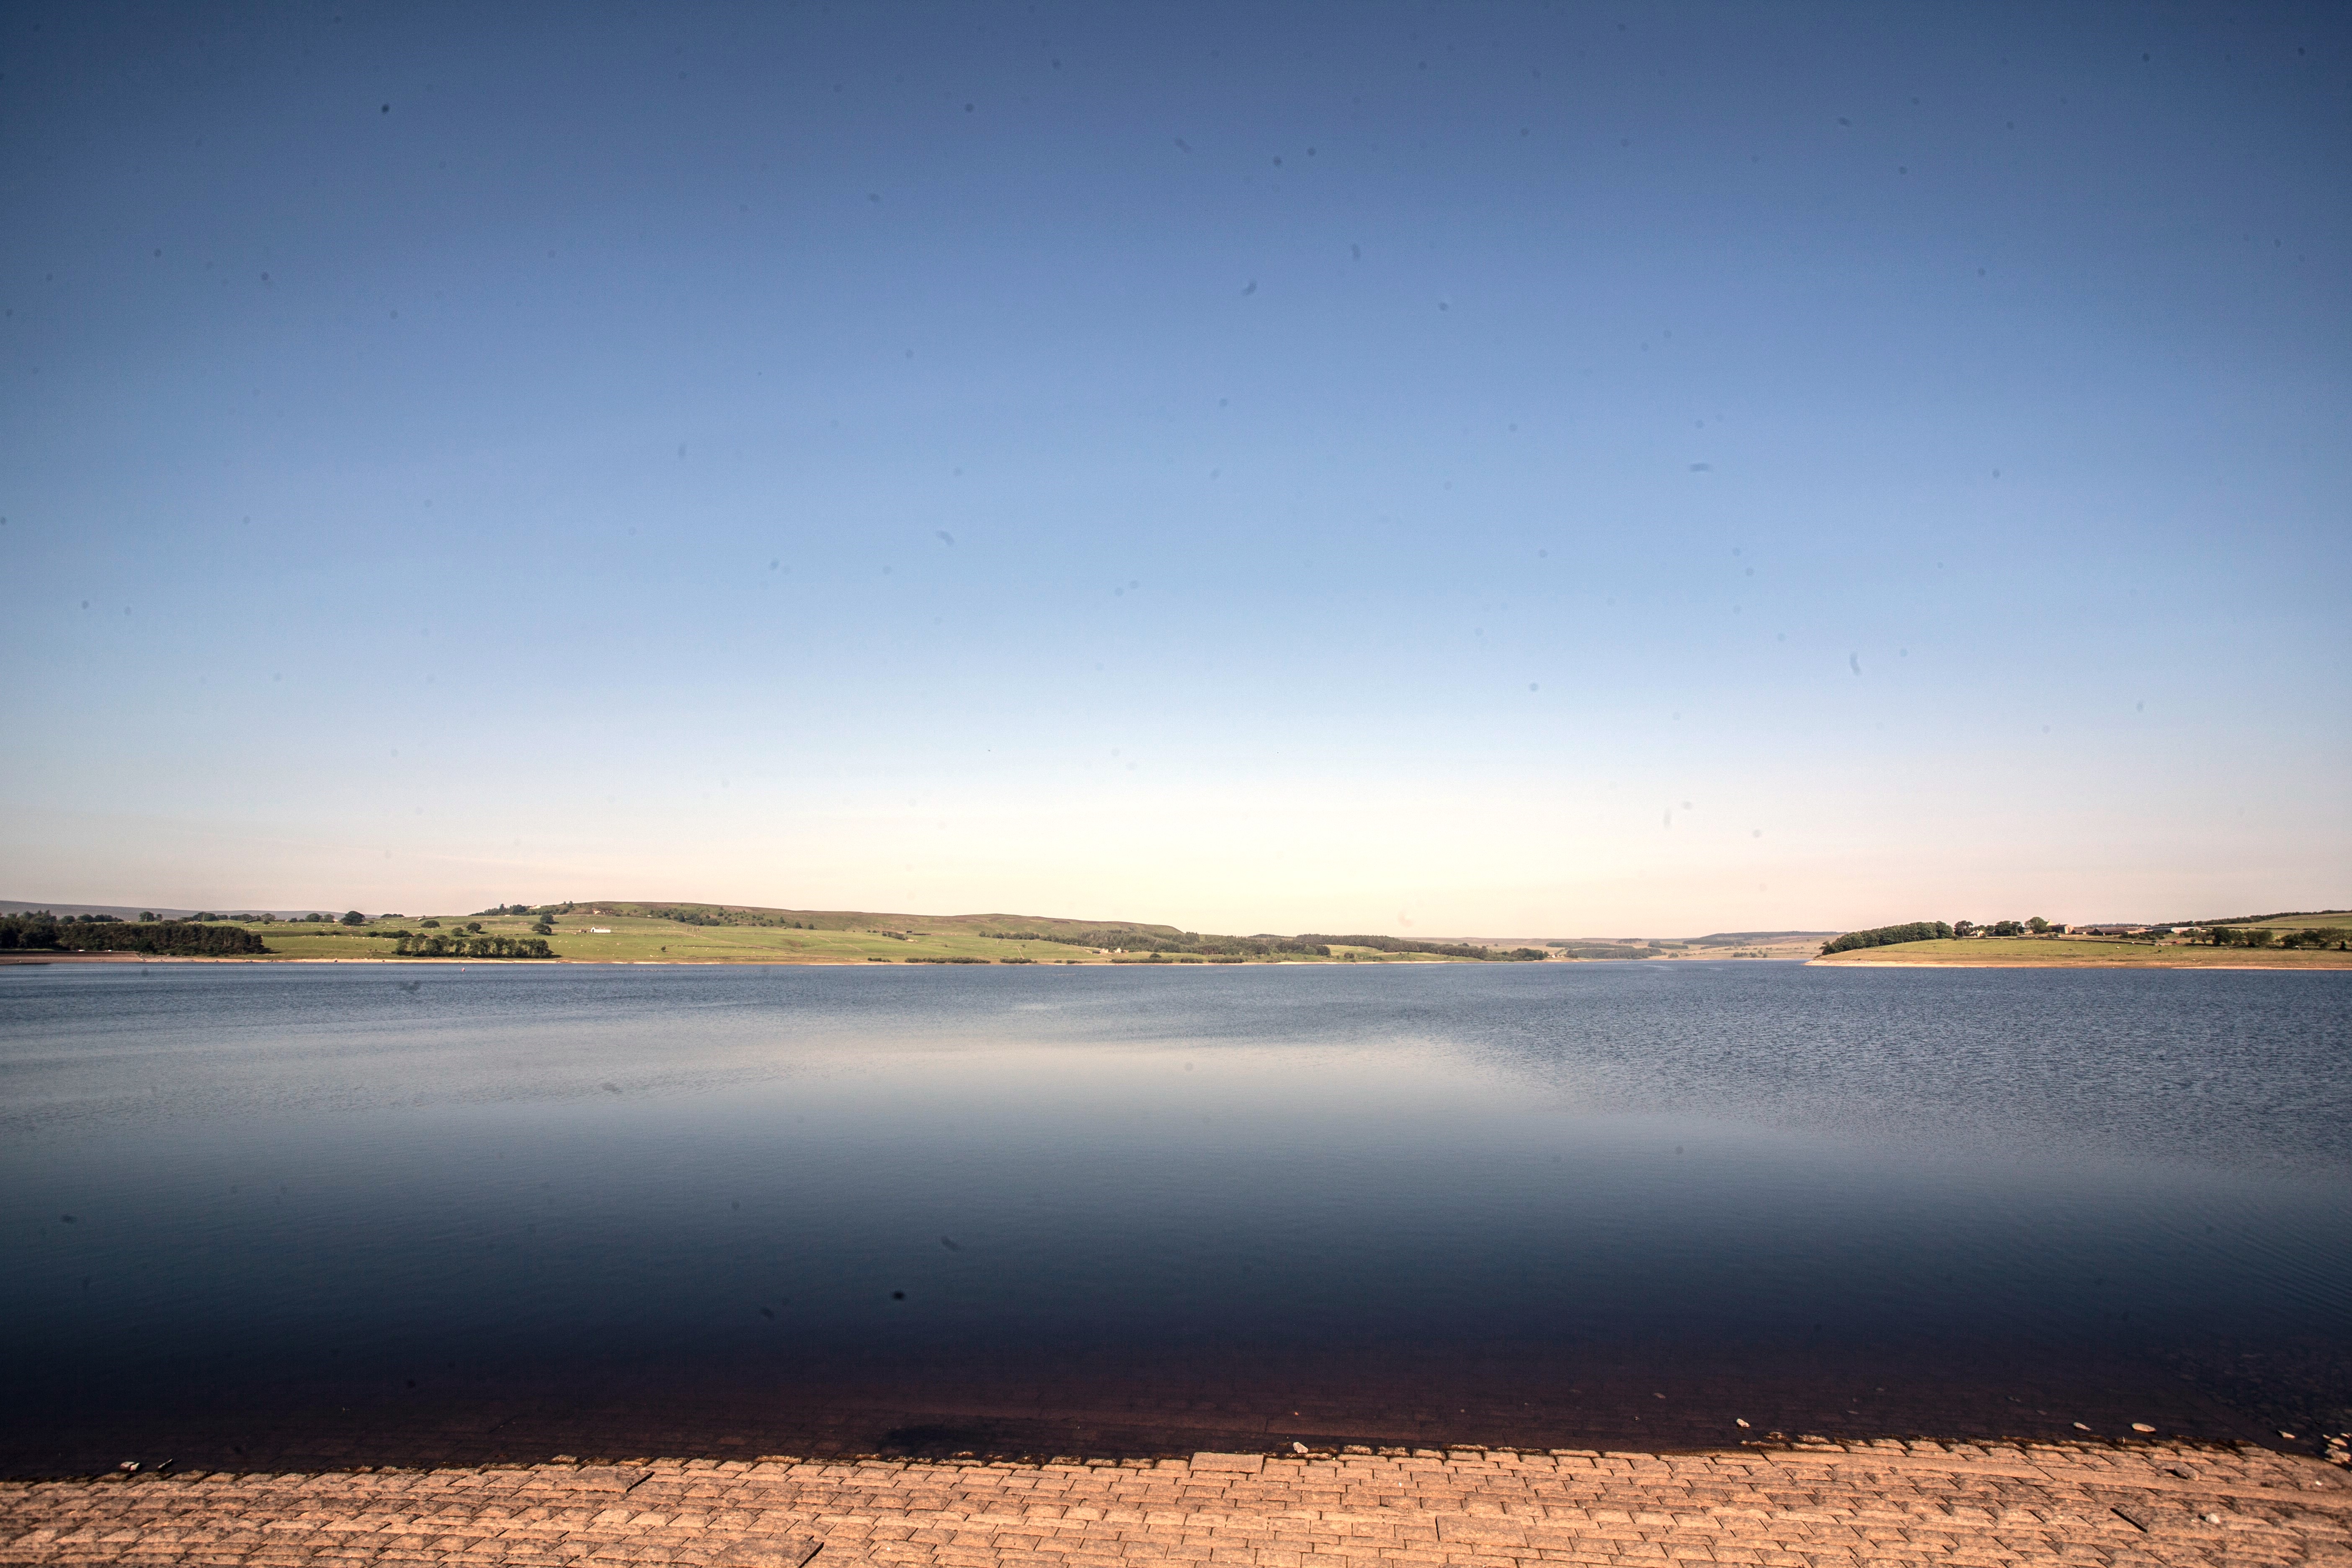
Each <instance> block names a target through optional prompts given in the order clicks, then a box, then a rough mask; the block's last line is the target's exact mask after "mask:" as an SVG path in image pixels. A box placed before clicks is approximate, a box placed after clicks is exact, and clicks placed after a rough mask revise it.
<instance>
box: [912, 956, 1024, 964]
mask: <svg viewBox="0 0 2352 1568" xmlns="http://www.w3.org/2000/svg"><path fill="white" fill-rule="evenodd" d="M907 962H908V963H994V962H995V961H994V960H993V959H987V958H967V957H962V956H958V957H955V958H910V959H908V960H907ZM1014 962H1020V963H1035V962H1036V961H1035V960H1034V959H1024V960H1017V961H1014Z"/></svg>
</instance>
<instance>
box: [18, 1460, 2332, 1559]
mask: <svg viewBox="0 0 2352 1568" xmlns="http://www.w3.org/2000/svg"><path fill="white" fill-rule="evenodd" d="M813 1548H814V1550H815V1556H814V1559H812V1560H810V1562H809V1568H849V1565H851V1564H857V1563H865V1564H872V1565H875V1568H902V1565H903V1568H930V1565H932V1564H937V1565H939V1568H1046V1565H1049V1564H1050V1565H1052V1568H1119V1565H1121V1564H1133V1563H1170V1564H1185V1563H1204V1564H1233V1565H1234V1568H1389V1565H1394V1568H1440V1565H1462V1568H1511V1565H1517V1564H1521V1563H1638V1564H1643V1565H1644V1568H1653V1565H1657V1564H1666V1563H1676V1562H1685V1561H1688V1562H1705V1563H1758V1564H1780V1565H1786V1568H1813V1565H1816V1564H1825V1563H1970V1564H1976V1563H2229V1564H2263V1563H2352V1475H2347V1472H2345V1471H2344V1470H2341V1469H2338V1468H2335V1467H2332V1466H2329V1465H2326V1464H2323V1463H2321V1462H2319V1461H2317V1460H2314V1459H2306V1458H2294V1457H2289V1456H2284V1455H2279V1454H2273V1453H2269V1452H2265V1451H2263V1450H2260V1449H2255V1448H2252V1447H2248V1448H2244V1449H2215V1448H2191V1447H2159V1446H2148V1447H2095V1446H2088V1445H2085V1446H2082V1447H2073V1446H2063V1445H2058V1446H2047V1447H2045V1446H2038V1445H2036V1446H2015V1447H2008V1446H1996V1445H1985V1446H1975V1445H1950V1444H1929V1443H1912V1444H1903V1443H1894V1442H1885V1443H1877V1444H1871V1445H1847V1446H1837V1445H1832V1444H1826V1443H1824V1444H1819V1445H1799V1446H1796V1447H1770V1448H1766V1447H1748V1448H1741V1449H1736V1450H1730V1451H1721V1452H1713V1453H1695V1454H1667V1455H1659V1454H1638V1453H1594V1452H1589V1451H1574V1452H1549V1453H1528V1452H1513V1451H1507V1450H1488V1449H1453V1450H1445V1451H1441V1450H1434V1449H1422V1450H1409V1449H1402V1448H1391V1449H1381V1450H1371V1449H1359V1450H1348V1451H1342V1452H1339V1453H1318V1454H1311V1455H1303V1456H1283V1457H1276V1458H1266V1457H1263V1456H1259V1455H1244V1454H1196V1455H1194V1456H1192V1458H1190V1459H1189V1460H1188V1459H1160V1460H1121V1461H1114V1460H1091V1461H1069V1462H1055V1463H1044V1464H1038V1463H1011V1462H1005V1461H999V1460H981V1459H967V1460H908V1459H872V1460H795V1459H782V1458H779V1459H764V1460H758V1461H732V1460H729V1461H722V1460H709V1459H697V1460H679V1461H672V1460H649V1461H646V1462H643V1463H640V1464H628V1465H577V1464H565V1463H558V1464H543V1465H530V1466H516V1467H513V1468H475V1469H446V1470H394V1469H378V1470H356V1471H344V1472H337V1473H333V1474H325V1475H229V1474H209V1475H203V1474H198V1475H168V1474H167V1475H164V1476H149V1475H135V1476H130V1477H127V1478H123V1479H102V1480H72V1481H32V1482H22V1481H20V1482H6V1483H0V1563H9V1564H18V1563H45V1564H46V1563H191V1564H239V1565H243V1564H286V1565H289V1568H292V1565H299V1564H311V1563H387V1564H389V1563H440V1564H452V1565H455V1564H469V1563H509V1564H557V1563H708V1564H712V1565H723V1564H742V1565H746V1568H749V1565H753V1564H763V1565H768V1568H797V1565H798V1564H799V1563H801V1562H802V1561H803V1559H804V1558H807V1557H808V1553H809V1552H810V1551H811V1550H812V1549H813Z"/></svg>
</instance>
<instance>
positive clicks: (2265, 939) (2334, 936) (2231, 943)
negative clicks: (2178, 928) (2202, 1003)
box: [2199, 926, 2352, 952]
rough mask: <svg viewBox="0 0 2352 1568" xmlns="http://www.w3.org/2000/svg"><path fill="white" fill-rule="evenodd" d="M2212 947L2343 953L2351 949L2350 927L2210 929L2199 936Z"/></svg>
mask: <svg viewBox="0 0 2352 1568" xmlns="http://www.w3.org/2000/svg"><path fill="white" fill-rule="evenodd" d="M2199 934H2200V936H2202V937H2203V938H2204V939H2205V941H2207V942H2210V943H2211V944H2212V945H2213V946H2215V947H2272V946H2277V947H2290V948H2315V949H2319V950H2321V951H2328V950H2333V951H2336V952H2344V951H2346V950H2347V949H2352V926H2305V927H2303V928H2300V929H2298V930H2295V931H2273V930H2271V929H2270V928H2269V927H2267V926H2252V927H2243V926H2239V927H2232V926H2212V927H2209V928H2208V929H2206V930H2205V931H2201V932H2200V933H2199Z"/></svg>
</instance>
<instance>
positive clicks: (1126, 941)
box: [980, 926, 1331, 958]
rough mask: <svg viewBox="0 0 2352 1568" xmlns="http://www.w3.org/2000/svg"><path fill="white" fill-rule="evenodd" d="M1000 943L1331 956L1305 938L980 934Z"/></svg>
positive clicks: (1109, 930) (1106, 931)
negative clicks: (1056, 943)
mask: <svg viewBox="0 0 2352 1568" xmlns="http://www.w3.org/2000/svg"><path fill="white" fill-rule="evenodd" d="M980 934H981V935H982V936H984V937H990V938H992V939H994V940H996V941H998V942H1059V943H1061V944H1062V945H1064V946H1066V947H1099V948H1103V949H1105V950H1107V951H1110V952H1133V953H1151V952H1161V953H1171V954H1173V953H1188V952H1189V953H1197V954H1200V955H1202V956H1217V957H1225V958H1274V957H1277V956H1279V955H1281V954H1283V953H1301V954H1310V953H1311V954H1314V955H1316V956H1318V957H1322V958H1328V957H1330V956H1331V952H1330V950H1329V949H1328V948H1323V947H1317V946H1315V945H1314V943H1315V942H1316V940H1317V939H1315V938H1313V937H1303V936H1203V935H1202V934H1201V933H1200V932H1199V931H1178V932H1176V933H1174V934H1173V935H1170V936H1162V935H1160V933H1158V932H1156V931H1139V930H1137V929H1136V928H1134V927H1132V926H1129V927H1126V928H1124V929H1120V928H1117V927H1110V926H1096V927H1091V928H1085V929H1080V930H1076V931H982V932H981V933H980Z"/></svg>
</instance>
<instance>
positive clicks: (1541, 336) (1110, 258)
mask: <svg viewBox="0 0 2352 1568" xmlns="http://www.w3.org/2000/svg"><path fill="white" fill-rule="evenodd" d="M0 40H5V56H6V58H7V59H8V61H9V62H10V63H9V66H8V68H7V71H6V75H5V96H4V97H0V189H5V202H6V211H7V212H8V214H9V215H10V218H11V221H10V222H9V223H8V224H7V226H6V227H5V232H0V305H5V308H6V310H7V311H8V314H7V316H6V318H5V321H0V407H5V428H0V515H5V518H6V520H7V521H6V523H5V526H0V606H5V614H6V617H7V623H8V626H9V628H10V631H11V633H12V636H11V638H10V649H11V662H12V668H11V674H10V679H8V680H7V681H5V683H0V726H5V732H6V734H7V735H8V737H9V744H8V747H7V755H8V760H9V764H10V765H9V766H8V767H7V769H6V770H5V774H0V859H4V860H5V876H0V894H5V896H7V897H10V898H21V899H41V898H53V899H56V900H59V901H73V902H98V903H123V904H138V903H142V902H151V903H162V904H166V905H172V906H179V907H209V908H220V907H224V906H234V907H237V908H249V907H250V908H260V907H299V906H310V905H320V906H334V907H342V906H346V905H349V906H357V907H360V908H362V909H368V910H380V909H402V910H412V911H418V910H426V911H437V910H457V909H470V908H478V907H481V906H483V905H486V904H488V903H490V902H494V901H507V900H528V901H534V902H536V901H544V900H558V899H563V898H583V899H585V898H613V897H624V898H674V899H681V900H709V901H727V902H740V903H755V904H765V905H778V906H788V907H795V908H810V909H815V908H863V909H873V910H908V911H917V912H937V913H950V912H967V911H977V910H1004V911H1014V912H1027V913H1037V914H1063V915H1077V916H1090V917H1106V918H1121V919H1135V920H1145V921H1171V922H1173V923H1176V924H1179V925H1181V926H1184V927H1186V928H1189V929H1194V930H1202V931H1301V930H1322V931H1339V930H1357V931H1360V930H1375V931H1397V932H1405V931H1421V932H1459V933H1468V932H1474V931H1475V932H1494V933H1501V932H1522V933H1529V934H1533V933H1538V932H1540V933H1556V934H1561V935H1567V934H1574V933H1583V932H1605V931H1623V932H1633V931H1646V932H1657V933H1661V934H1664V933H1674V932H1696V931H1709V930H1774V929H1840V928H1846V927H1852V926H1858V925H1867V924H1875V923H1880V922H1882V921H1895V920H1907V919H1916V918H1947V919H1948V918H1957V917H1960V916H1967V917H1969V918H1974V919H1979V920H1988V919H1994V918H2000V917H2007V916H2018V917H2021V916H2024V915H2027V914H2033V913H2040V914H2044V915H2047V916H2049V917H2051V918H2053V919H2056V920H2062V921H2089V920H2099V919H2136V918H2185V917H2189V916H2193V915H2197V914H2229V913H2240V912H2252V911H2254V910H2267V909H2284V908H2303V907H2320V906H2322V905H2325V904H2328V903H2330V902H2333V903H2334V904H2336V905H2339V906H2340V905H2341V904H2343V903H2344V902H2345V901H2346V899H2347V893H2352V880H2347V879H2348V878H2352V826H2347V814H2346V811H2345V809H2344V808H2345V806H2346V805H2347V780H2352V754H2347V751H2352V748H2347V716H2352V701H2348V700H2347V688H2346V686H2345V684H2344V682H2343V680H2342V679H2340V672H2341V671H2342V670H2343V669H2344V668H2347V656H2352V632H2347V626H2352V616H2347V614H2346V611H2345V605H2346V601H2347V581H2352V576H2347V568H2352V531H2347V515H2346V513H2347V500H2346V498H2347V495H2352V485H2347V474H2346V467H2347V464H2346V455H2347V449H2352V448H2347V439H2352V428H2347V416H2352V396H2347V391H2352V388H2347V367H2352V355H2347V347H2352V311H2347V309H2346V300H2347V289H2346V284H2347V255H2352V250H2347V240H2352V202H2347V195H2348V194H2352V193H2347V183H2346V181H2345V179H2344V177H2343V171H2344V169H2345V168H2347V166H2352V130H2348V129H2347V127H2352V117H2347V112H2346V110H2347V91H2352V89H2347V81H2352V24H2347V19H2346V16H2345V13H2343V12H2342V11H2341V9H2340V8H2333V7H2317V6H2315V7H2308V8H2298V7H2293V6H2285V7H2272V8H2265V9H2260V10H2249V11H2243V12H2239V13H2232V14H2221V13H2214V14H2210V15H2208V14H2202V13H2197V12H2192V11H2171V12H2149V13H2132V12H2126V11H2106V10H2101V11H2091V10H2081V11H2065V12H2051V11H2048V10H2046V9H2043V8H2039V7H2011V8H2007V9H1974V10H1970V11H1968V12H1966V13H1960V12H1952V13H1948V14H1939V13H1933V12H1899V13H1898V12H1889V11H1886V10H1884V9H1882V8H1876V7H1809V8H1773V9H1769V10H1766V9H1755V8H1748V7H1737V6H1723V7H1706V6H1690V7H1677V8H1672V9H1663V10H1652V9H1638V8H1624V9H1616V8H1609V7H1594V8H1590V9H1581V10H1570V11H1566V12H1561V11H1557V10H1552V9H1547V8H1544V7H1539V6H1498V7H1493V8H1486V9H1479V10H1475V11H1465V12H1460V13H1450V14H1449V13H1447V12H1444V11H1434V12H1433V11H1428V10H1424V9H1420V8H1406V7H1383V6H1376V5H1368V6H1348V7H1332V6H1321V5H1298V6H1291V7H1277V8H1262V7H1253V8H1246V9H1245V8H1242V7H1214V6H1207V7H1203V6H1190V7H1161V8H1114V9H1108V10H1106V9H1102V8H1097V7H1082V6H1062V5H1043V6H1039V7H1035V8H1030V7H1025V6H1020V7H991V6H979V7H968V8H956V9H946V8H941V9H923V8H905V7H849V8H845V10H843V11H837V12H835V13H829V14H828V13H818V12H814V11H785V10H775V11H770V10H764V9H740V10H739V9H723V8H690V7H689V8H672V9H664V10H660V11H657V12H655V13H653V14H651V15H644V16H632V15H630V14H627V13H625V12H623V11H621V10H619V9H616V8H594V7H591V8H576V9H571V10H565V11H561V12H558V11H554V10H544V11H529V10H522V11H512V12H495V13H484V12H480V11H478V10H475V9H471V8H465V9H460V8H455V7H449V8H430V7H424V8H411V9H406V10H401V11H396V12H395V11H385V12H372V13H366V14H362V13H361V12H360V11H358V10H357V9H353V10H351V11H348V12H346V13H344V14H343V15H341V16H336V15H335V14H333V13H331V12H329V11H324V10H309V9H285V10H278V11H270V12H243V13H228V12H218V11H194V12H191V11H187V10H185V9H184V8H178V7H163V6H158V7H107V8H101V7H87V8H74V9H66V8H55V9H47V10H43V9H39V8H32V7H20V8H17V9H16V10H13V11H11V12H9V13H7V14H6V15H5V16H0Z"/></svg>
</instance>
